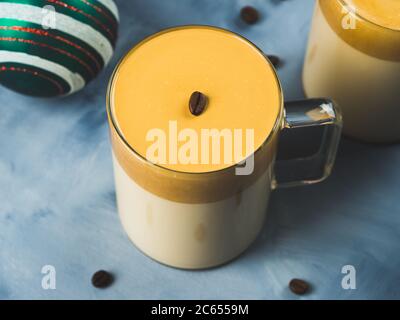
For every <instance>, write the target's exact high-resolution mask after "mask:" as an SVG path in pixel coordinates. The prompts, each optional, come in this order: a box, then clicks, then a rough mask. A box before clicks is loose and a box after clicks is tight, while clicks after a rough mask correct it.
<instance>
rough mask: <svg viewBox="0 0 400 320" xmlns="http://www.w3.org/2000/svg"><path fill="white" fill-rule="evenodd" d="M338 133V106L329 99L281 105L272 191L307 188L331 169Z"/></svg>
mask: <svg viewBox="0 0 400 320" xmlns="http://www.w3.org/2000/svg"><path fill="white" fill-rule="evenodd" d="M341 131H342V115H341V112H340V109H339V107H338V106H337V105H336V104H335V103H334V102H333V101H331V100H329V99H324V98H322V99H307V100H299V101H291V102H287V103H285V123H284V128H283V130H282V132H281V135H280V142H279V148H278V156H277V160H276V163H275V171H274V175H275V177H274V179H273V182H272V188H273V189H275V188H281V187H293V186H300V185H309V184H313V183H317V182H321V181H323V180H324V179H326V178H327V177H328V176H329V175H330V173H331V171H332V168H333V164H334V162H335V158H336V152H337V149H338V145H339V141H340V136H341Z"/></svg>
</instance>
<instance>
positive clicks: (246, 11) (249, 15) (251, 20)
mask: <svg viewBox="0 0 400 320" xmlns="http://www.w3.org/2000/svg"><path fill="white" fill-rule="evenodd" d="M240 17H241V18H242V20H243V21H244V22H246V23H247V24H255V23H256V22H257V21H258V20H259V19H260V14H259V12H258V10H257V9H256V8H254V7H251V6H246V7H243V8H242V10H241V11H240Z"/></svg>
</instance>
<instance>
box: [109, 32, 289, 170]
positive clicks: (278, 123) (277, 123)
mask: <svg viewBox="0 0 400 320" xmlns="http://www.w3.org/2000/svg"><path fill="white" fill-rule="evenodd" d="M191 28H204V29H211V30H216V31H225V32H228V33H231V34H233V35H235V36H237V37H239V38H240V39H242V40H244V41H245V42H247V43H249V44H250V45H251V46H252V47H254V48H255V49H256V50H257V51H258V52H259V53H261V55H262V56H263V57H264V59H265V61H266V62H267V65H269V67H270V68H271V70H272V72H273V75H274V78H275V80H276V83H277V86H278V90H279V110H278V115H277V117H276V119H275V123H274V125H273V127H272V129H271V131H270V133H269V134H268V136H267V137H266V138H265V140H264V142H263V143H262V144H261V145H260V146H259V147H258V148H257V149H255V150H254V151H253V152H252V153H251V155H248V156H247V158H246V159H248V158H249V157H250V156H254V155H255V154H256V153H258V152H260V150H262V149H263V148H264V147H265V146H266V145H268V144H269V143H270V141H271V140H272V138H273V137H274V135H275V134H276V133H277V132H278V131H279V130H280V129H281V124H282V120H283V118H284V97H283V90H282V84H281V82H280V80H279V77H278V74H277V71H276V69H275V67H274V65H273V64H272V62H271V61H270V60H269V59H268V58H267V56H266V54H264V52H263V51H262V50H261V49H260V48H259V47H258V46H257V45H255V44H254V43H253V42H252V41H250V40H248V39H247V38H245V37H244V36H242V35H240V34H239V33H237V32H234V31H231V30H228V29H225V28H221V27H216V26H212V25H200V24H188V25H180V26H173V27H168V28H164V29H162V30H160V31H158V32H155V33H153V34H151V35H149V36H146V37H145V38H144V39H142V40H141V41H139V42H138V43H137V44H135V45H134V46H133V47H132V48H131V49H129V50H128V52H127V53H125V54H124V55H123V56H122V57H121V58H120V60H119V62H118V63H117V65H116V66H115V68H114V71H113V73H112V75H111V77H110V80H109V83H108V87H107V96H106V110H107V114H108V116H109V120H110V121H109V122H110V123H111V125H112V128H111V129H114V130H115V132H116V133H117V135H118V138H119V139H120V140H121V141H122V143H123V145H124V146H125V147H127V148H128V150H129V151H130V152H131V153H132V155H133V156H135V157H136V158H137V159H138V160H139V161H141V162H144V163H146V164H147V165H149V166H151V167H154V168H156V169H158V170H160V169H161V170H165V171H167V172H171V173H175V174H184V175H207V174H215V173H221V172H225V171H229V170H232V168H234V167H236V166H237V164H238V163H234V164H232V165H230V166H227V167H225V168H221V169H217V170H211V171H202V172H191V171H181V170H174V169H171V168H167V167H164V166H163V165H160V164H157V163H153V162H151V161H149V160H148V159H146V157H144V156H143V155H141V154H140V153H139V152H138V151H136V150H135V148H133V147H132V146H131V145H130V144H129V143H128V141H127V140H126V139H125V137H124V135H123V134H122V132H121V130H120V129H119V128H118V124H117V121H116V119H115V117H114V114H113V107H112V106H113V103H112V101H111V93H112V90H113V87H114V84H115V78H116V76H117V73H118V71H119V69H120V68H121V66H122V64H123V63H124V61H125V60H126V59H127V58H128V57H129V55H130V54H131V53H133V52H134V51H135V50H136V49H137V48H139V47H140V46H141V45H143V44H145V43H146V42H148V41H150V40H152V39H153V38H156V37H158V36H160V35H162V34H165V33H169V32H173V31H176V30H181V29H191Z"/></svg>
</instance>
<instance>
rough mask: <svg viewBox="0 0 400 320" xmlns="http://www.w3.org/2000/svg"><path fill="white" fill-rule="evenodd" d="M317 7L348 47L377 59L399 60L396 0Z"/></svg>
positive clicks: (324, 2)
mask: <svg viewBox="0 0 400 320" xmlns="http://www.w3.org/2000/svg"><path fill="white" fill-rule="evenodd" d="M319 6H320V8H321V10H322V12H323V13H324V15H325V17H326V19H327V21H328V23H329V24H330V26H331V27H332V28H333V29H334V30H335V32H336V33H337V34H338V35H339V36H340V37H341V38H342V39H343V40H344V41H345V42H347V43H348V44H349V45H351V46H353V47H354V48H356V49H358V50H360V51H362V52H364V53H366V54H368V55H371V56H374V57H376V58H379V59H383V60H391V61H400V1H399V0H319ZM353 9H354V11H353ZM351 19H352V20H353V22H354V23H351Z"/></svg>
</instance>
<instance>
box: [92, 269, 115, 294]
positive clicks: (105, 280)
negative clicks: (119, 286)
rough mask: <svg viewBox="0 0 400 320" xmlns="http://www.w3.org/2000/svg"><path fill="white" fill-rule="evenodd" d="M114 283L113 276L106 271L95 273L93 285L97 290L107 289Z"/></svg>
mask: <svg viewBox="0 0 400 320" xmlns="http://www.w3.org/2000/svg"><path fill="white" fill-rule="evenodd" d="M113 281H114V277H113V275H112V274H111V273H109V272H107V271H104V270H99V271H97V272H95V273H94V274H93V276H92V284H93V286H95V287H96V288H101V289H103V288H107V287H109V286H110V285H111V284H112V283H113Z"/></svg>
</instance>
